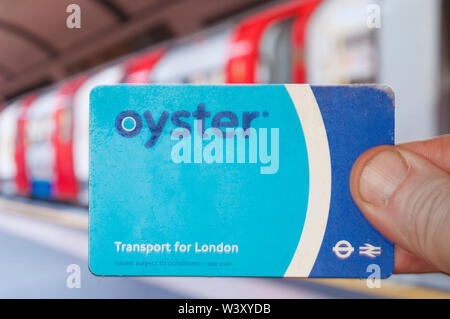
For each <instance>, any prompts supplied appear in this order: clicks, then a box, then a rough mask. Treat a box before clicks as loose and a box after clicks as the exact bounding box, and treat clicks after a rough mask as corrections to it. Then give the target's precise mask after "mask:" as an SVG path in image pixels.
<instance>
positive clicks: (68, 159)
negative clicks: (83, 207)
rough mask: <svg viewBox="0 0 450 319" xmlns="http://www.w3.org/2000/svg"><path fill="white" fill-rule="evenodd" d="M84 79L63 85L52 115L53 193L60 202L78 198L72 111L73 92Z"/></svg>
mask: <svg viewBox="0 0 450 319" xmlns="http://www.w3.org/2000/svg"><path fill="white" fill-rule="evenodd" d="M85 80H86V77H80V78H76V79H74V80H72V81H69V82H67V83H65V84H63V85H62V86H61V87H60V88H59V90H58V93H57V94H58V105H57V107H56V110H55V113H54V115H53V120H54V121H55V124H56V125H55V128H56V129H55V130H54V132H53V136H52V143H53V145H54V149H55V162H54V163H55V168H54V170H55V178H56V179H55V181H54V183H55V184H54V185H55V190H54V191H55V193H54V196H55V197H56V198H57V199H60V200H70V201H74V200H76V199H77V196H78V182H77V178H76V177H75V170H74V162H73V116H72V114H73V112H72V111H73V109H72V104H73V103H72V102H73V96H74V94H75V92H76V91H77V90H78V89H79V87H80V86H81V85H82V84H83V83H84V81H85Z"/></svg>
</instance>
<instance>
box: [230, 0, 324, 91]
mask: <svg viewBox="0 0 450 319" xmlns="http://www.w3.org/2000/svg"><path fill="white" fill-rule="evenodd" d="M320 2H321V0H304V1H295V2H289V3H286V4H283V5H280V6H276V7H274V8H271V9H268V10H266V11H263V12H261V13H258V14H256V15H253V16H250V17H249V18H247V19H244V20H243V21H242V22H241V23H239V24H238V26H237V27H236V29H235V30H234V32H233V36H232V40H231V41H232V44H231V50H230V54H229V59H228V63H227V67H226V73H227V83H258V82H269V83H277V82H278V83H280V82H282V83H283V82H297V83H298V82H305V76H304V73H305V72H304V63H303V61H302V55H301V52H303V46H304V38H305V31H306V24H307V22H308V20H309V17H310V15H311V13H312V12H313V11H314V9H315V8H316V7H317V5H318V4H319V3H320ZM274 26H276V28H273V27H274ZM271 28H272V29H273V30H270V29H271ZM267 32H268V33H270V34H267V37H266V35H265V33H267ZM264 38H266V39H264ZM286 40H287V43H286ZM280 42H282V44H283V45H284V46H285V47H283V46H280ZM264 45H272V47H270V48H268V49H267V50H264ZM264 51H266V52H269V53H270V54H272V57H270V56H269V57H265V56H264ZM299 52H300V53H299ZM279 53H281V54H284V53H286V56H287V57H288V58H287V60H288V61H286V59H285V58H284V57H281V59H280V56H279ZM271 58H272V59H273V60H277V59H278V60H279V61H278V63H279V62H280V60H281V64H282V63H283V61H284V65H275V66H274V67H272V69H273V70H282V69H283V68H284V69H287V72H288V73H289V74H288V76H286V75H285V76H269V75H267V73H268V72H270V68H271V67H270V63H271V61H270V60H271ZM299 61H300V62H301V64H299ZM274 63H277V61H275V62H274ZM286 66H287V67H286ZM264 72H265V73H266V74H264ZM286 79H288V80H289V81H286Z"/></svg>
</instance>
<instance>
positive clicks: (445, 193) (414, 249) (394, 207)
mask: <svg viewBox="0 0 450 319" xmlns="http://www.w3.org/2000/svg"><path fill="white" fill-rule="evenodd" d="M449 173H450V134H448V135H443V136H440V137H437V138H434V139H431V140H427V141H421V142H412V143H407V144H401V145H397V146H389V145H384V146H378V147H375V148H373V149H370V150H368V151H367V152H365V153H364V154H362V155H361V156H360V157H359V158H358V159H357V160H356V162H355V164H354V165H353V169H352V174H351V177H350V191H351V193H352V196H353V199H354V200H355V202H356V204H357V205H358V206H359V208H360V209H361V211H362V212H363V213H364V215H365V216H366V218H367V219H368V220H369V222H370V223H371V224H372V225H373V226H374V227H375V228H377V229H378V230H379V231H380V232H381V233H382V234H383V235H384V236H385V237H387V238H388V239H390V240H391V241H393V242H394V243H395V267H394V272H396V273H420V272H435V271H441V272H445V273H448V274H450V175H449Z"/></svg>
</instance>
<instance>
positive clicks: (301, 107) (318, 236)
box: [284, 84, 331, 277]
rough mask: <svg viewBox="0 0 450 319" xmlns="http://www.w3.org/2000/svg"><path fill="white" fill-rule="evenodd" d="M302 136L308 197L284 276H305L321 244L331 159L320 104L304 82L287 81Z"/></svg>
mask: <svg viewBox="0 0 450 319" xmlns="http://www.w3.org/2000/svg"><path fill="white" fill-rule="evenodd" d="M285 87H286V90H287V91H288V93H289V95H290V96H291V99H292V102H293V103H294V105H295V108H296V110H297V114H298V116H299V118H300V123H301V125H302V129H303V134H304V136H305V141H306V147H307V151H308V163H309V197H308V208H307V212H306V219H305V224H304V226H303V231H302V234H301V237H300V241H299V243H298V245H297V249H296V251H295V254H294V257H293V258H292V260H291V263H290V265H289V267H288V269H287V270H286V273H285V274H284V276H285V277H308V276H309V274H310V272H311V270H312V268H313V266H314V263H315V261H316V258H317V255H318V254H319V250H320V247H321V244H322V240H323V237H324V234H325V229H326V226H327V220H328V213H329V209H330V197H331V160H330V150H329V148H328V138H327V133H326V130H325V125H324V123H323V119H322V114H321V113H320V109H319V105H318V104H317V100H316V98H315V97H314V93H313V91H312V90H311V87H310V86H309V85H307V84H286V85H285Z"/></svg>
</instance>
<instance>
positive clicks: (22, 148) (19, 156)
mask: <svg viewBox="0 0 450 319" xmlns="http://www.w3.org/2000/svg"><path fill="white" fill-rule="evenodd" d="M35 98H36V96H35V95H30V96H27V97H26V98H25V100H24V101H23V102H22V105H21V110H20V113H19V119H18V121H17V136H16V148H15V152H14V155H15V160H16V166H17V167H16V168H17V171H16V190H17V194H18V195H23V196H26V195H29V194H30V181H29V179H28V173H27V166H26V161H25V153H26V147H27V141H26V132H25V130H26V124H27V112H28V109H29V106H30V105H31V103H33V101H34V99H35Z"/></svg>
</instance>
